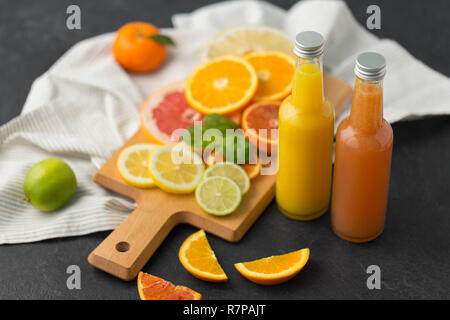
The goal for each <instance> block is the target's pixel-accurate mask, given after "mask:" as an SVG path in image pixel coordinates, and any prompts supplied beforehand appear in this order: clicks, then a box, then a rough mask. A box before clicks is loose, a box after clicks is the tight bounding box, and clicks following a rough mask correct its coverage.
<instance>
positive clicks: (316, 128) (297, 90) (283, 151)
mask: <svg viewBox="0 0 450 320" xmlns="http://www.w3.org/2000/svg"><path fill="white" fill-rule="evenodd" d="M323 46H324V39H323V37H322V36H321V35H320V34H319V33H317V32H313V31H305V32H301V33H299V34H298V35H297V36H296V39H295V47H294V53H295V54H296V55H297V67H296V71H295V78H294V85H293V88H292V94H291V95H290V96H289V97H287V98H286V99H285V100H284V101H283V103H282V105H281V107H280V111H279V117H278V122H279V123H278V130H279V132H278V133H279V142H278V148H279V150H278V172H277V182H276V199H277V204H278V208H279V209H280V211H281V212H282V213H283V214H285V215H286V216H288V217H290V218H293V219H297V220H312V219H315V218H318V217H319V216H321V215H322V214H323V213H325V212H326V211H327V209H328V206H329V200H330V189H331V162H332V154H333V137H334V109H333V107H332V106H331V104H330V103H329V102H328V100H326V99H325V98H324V94H323V73H322V57H321V56H322V52H323Z"/></svg>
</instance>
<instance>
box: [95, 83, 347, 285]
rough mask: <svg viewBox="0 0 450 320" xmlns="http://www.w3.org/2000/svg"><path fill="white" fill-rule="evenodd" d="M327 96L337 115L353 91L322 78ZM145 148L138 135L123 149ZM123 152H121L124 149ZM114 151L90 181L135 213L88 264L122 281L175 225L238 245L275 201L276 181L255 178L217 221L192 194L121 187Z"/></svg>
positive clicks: (104, 242) (144, 140)
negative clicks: (134, 206)
mask: <svg viewBox="0 0 450 320" xmlns="http://www.w3.org/2000/svg"><path fill="white" fill-rule="evenodd" d="M324 87H325V95H326V96H327V98H328V99H329V100H330V101H331V102H332V103H333V105H334V106H335V109H336V114H339V113H340V112H342V110H343V109H344V108H345V106H346V104H347V102H348V101H349V99H350V97H351V92H352V90H351V87H350V86H349V85H348V84H347V83H344V82H342V81H339V80H337V79H334V78H331V77H328V76H326V77H325V81H324ZM140 142H147V140H146V138H145V136H144V134H143V133H142V132H141V131H140V130H139V131H138V132H137V133H136V134H135V135H134V136H133V137H132V138H131V139H129V140H128V141H127V142H126V143H125V145H124V146H123V147H122V148H125V147H127V146H129V145H132V144H135V143H140ZM122 148H121V149H122ZM121 149H120V150H118V151H117V152H116V153H115V154H114V155H113V156H112V157H111V158H110V159H109V160H108V161H107V162H106V163H105V165H104V166H103V167H102V168H101V169H100V170H99V171H98V172H97V173H96V174H95V175H94V178H93V179H94V181H95V182H97V183H98V184H100V185H102V186H104V187H105V188H107V189H109V190H112V191H114V192H117V193H119V194H121V195H124V196H126V197H128V198H131V199H133V200H134V201H136V203H137V209H136V210H134V211H133V212H132V213H131V214H130V215H129V216H128V217H127V218H126V219H125V220H124V221H123V222H122V224H121V225H120V226H119V227H117V229H116V230H114V231H113V232H111V234H110V235H109V236H108V237H107V238H106V239H105V240H104V241H103V242H102V243H101V244H100V245H99V246H98V247H97V248H96V249H95V250H94V251H93V252H92V253H91V254H90V255H89V258H88V260H89V263H90V264H91V265H93V266H94V267H96V268H99V269H101V270H103V271H106V272H108V273H110V274H112V275H114V276H116V277H119V278H121V279H123V280H132V279H134V278H135V277H136V275H137V274H138V272H139V271H140V270H141V269H142V267H143V266H144V265H145V264H146V263H147V261H148V260H149V259H150V257H151V256H152V254H153V253H154V252H155V250H156V249H157V248H158V247H159V245H160V244H161V242H162V241H163V240H164V239H165V237H166V236H167V235H168V233H169V232H170V231H171V230H172V229H173V228H174V227H175V226H176V225H177V224H179V223H188V224H191V225H193V226H195V227H197V228H203V229H205V231H207V232H210V233H212V234H215V235H216V236H218V237H221V238H223V239H225V240H227V241H232V242H235V241H239V240H240V239H241V238H242V237H243V236H244V234H245V233H246V232H247V230H248V229H249V228H250V227H251V225H252V224H253V223H254V222H255V220H256V219H257V218H258V217H259V216H260V214H261V213H262V212H263V210H264V209H265V208H266V207H267V205H268V204H269V203H270V202H271V201H272V199H273V197H274V195H275V176H274V175H271V176H268V175H267V176H258V177H256V178H255V179H253V180H252V181H251V188H250V191H249V192H248V193H247V194H246V195H245V196H244V198H243V200H242V203H241V205H240V206H239V208H238V209H237V211H236V212H234V213H232V214H231V215H229V216H225V217H215V216H212V215H209V214H207V213H205V212H203V211H202V209H201V208H200V207H199V206H198V205H197V202H196V201H195V197H194V195H193V194H189V195H174V194H169V193H166V192H163V191H161V190H159V189H158V188H152V189H138V188H135V187H132V186H130V185H128V184H126V183H125V181H123V180H122V178H121V177H120V175H119V172H118V171H117V169H116V161H117V157H118V155H119V153H120V151H121Z"/></svg>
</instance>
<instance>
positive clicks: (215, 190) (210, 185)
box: [195, 176, 242, 216]
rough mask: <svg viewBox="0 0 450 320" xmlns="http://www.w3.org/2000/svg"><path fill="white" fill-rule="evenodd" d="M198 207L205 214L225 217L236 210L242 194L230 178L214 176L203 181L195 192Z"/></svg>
mask: <svg viewBox="0 0 450 320" xmlns="http://www.w3.org/2000/svg"><path fill="white" fill-rule="evenodd" d="M195 199H196V200H197V203H198V205H199V206H200V207H201V208H202V209H203V210H205V211H206V212H207V213H209V214H212V215H215V216H226V215H228V214H230V213H232V212H233V211H235V210H236V209H237V207H238V206H239V204H240V203H241V199H242V193H241V189H240V188H239V186H238V185H237V184H236V183H235V182H234V181H233V180H231V179H230V178H227V177H221V176H214V177H210V178H206V179H205V180H203V181H202V182H201V183H200V184H199V185H198V187H197V189H196V190H195Z"/></svg>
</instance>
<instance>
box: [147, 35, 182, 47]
mask: <svg viewBox="0 0 450 320" xmlns="http://www.w3.org/2000/svg"><path fill="white" fill-rule="evenodd" d="M148 38H149V39H152V40H154V41H156V42H158V43H160V44H164V45H169V46H176V43H175V41H173V40H172V38H171V37H169V36H166V35H164V34H152V35H150V36H148Z"/></svg>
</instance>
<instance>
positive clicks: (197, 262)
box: [178, 229, 228, 282]
mask: <svg viewBox="0 0 450 320" xmlns="http://www.w3.org/2000/svg"><path fill="white" fill-rule="evenodd" d="M178 257H179V259H180V262H181V264H182V265H183V267H185V268H186V270H187V271H188V272H189V273H190V274H192V275H193V276H194V277H196V278H199V279H201V280H205V281H210V282H223V281H227V279H228V277H227V275H226V274H225V272H224V271H223V269H222V267H221V266H220V264H219V262H218V261H217V258H216V255H215V254H214V251H213V250H212V249H211V246H210V245H209V242H208V239H207V238H206V234H205V231H204V230H203V229H201V230H199V231H198V232H196V233H194V234H192V235H191V236H189V237H188V238H187V239H186V240H185V241H184V242H183V244H182V245H181V247H180V251H179V253H178Z"/></svg>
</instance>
